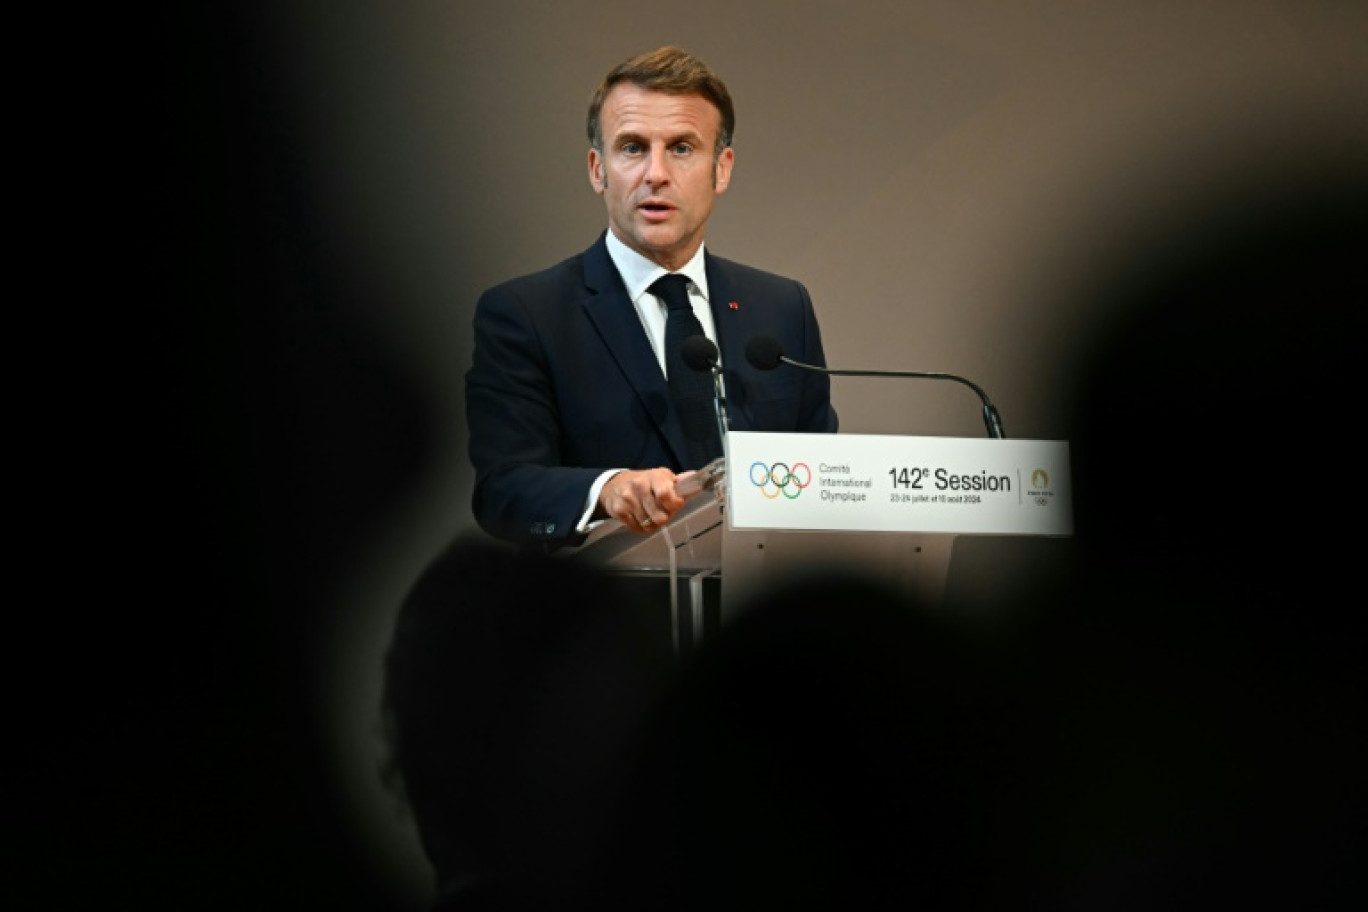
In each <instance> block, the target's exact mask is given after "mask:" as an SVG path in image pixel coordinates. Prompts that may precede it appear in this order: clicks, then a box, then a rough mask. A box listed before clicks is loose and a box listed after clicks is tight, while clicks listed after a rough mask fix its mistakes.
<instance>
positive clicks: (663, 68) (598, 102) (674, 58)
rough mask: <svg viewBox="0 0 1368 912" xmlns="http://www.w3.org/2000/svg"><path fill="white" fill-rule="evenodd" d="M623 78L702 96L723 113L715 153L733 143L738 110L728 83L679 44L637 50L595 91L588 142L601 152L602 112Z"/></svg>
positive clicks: (668, 92) (653, 88) (649, 86)
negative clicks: (734, 107) (604, 102)
mask: <svg viewBox="0 0 1368 912" xmlns="http://www.w3.org/2000/svg"><path fill="white" fill-rule="evenodd" d="M622 82H630V83H631V84H632V85H634V86H637V87H638V88H642V89H647V90H649V91H652V92H664V93H665V94H666V95H699V96H702V97H703V98H705V99H707V100H708V101H709V102H711V103H712V105H713V107H715V108H717V112H718V113H719V114H720V115H722V122H721V129H719V130H718V132H717V143H716V145H715V147H714V148H713V157H714V158H716V157H717V156H719V155H721V154H722V150H723V149H725V148H727V147H728V146H730V145H731V144H732V134H733V133H734V132H735V130H736V112H735V111H734V110H733V109H732V100H731V93H730V92H728V91H727V86H726V85H725V84H724V83H723V82H722V80H721V79H718V78H717V74H715V73H714V72H713V71H712V70H711V69H710V68H709V67H708V65H707V64H706V63H704V62H703V61H701V60H699V59H698V58H697V57H695V56H693V55H692V54H690V53H688V52H686V51H682V50H680V49H679V48H677V47H669V46H666V47H662V48H657V49H656V50H654V51H648V52H647V53H645V54H638V55H637V56H636V57H633V58H632V59H631V60H627V61H624V62H623V63H620V64H618V65H617V66H616V67H614V68H613V69H612V71H611V72H609V74H608V75H607V76H605V77H604V78H603V82H602V83H601V84H600V85H599V87H598V89H596V90H595V91H594V97H593V98H591V99H590V101H589V123H588V130H589V144H590V145H591V146H593V147H594V148H595V149H598V150H599V151H600V152H602V151H603V126H602V124H601V123H600V122H599V113H600V111H601V110H602V109H603V101H604V99H606V98H607V97H608V93H609V92H611V91H612V90H613V87H614V86H616V85H617V84H618V83H622Z"/></svg>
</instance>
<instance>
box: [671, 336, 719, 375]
mask: <svg viewBox="0 0 1368 912" xmlns="http://www.w3.org/2000/svg"><path fill="white" fill-rule="evenodd" d="M679 354H680V357H682V358H683V359H684V363H685V364H687V365H689V367H691V368H693V369H694V370H696V371H706V370H712V368H713V365H714V364H716V363H717V346H716V345H713V343H712V340H711V339H709V338H708V337H707V336H689V338H687V339H685V340H684V342H683V344H682V345H680V347H679Z"/></svg>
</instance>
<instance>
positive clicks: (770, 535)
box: [572, 431, 1073, 648]
mask: <svg viewBox="0 0 1368 912" xmlns="http://www.w3.org/2000/svg"><path fill="white" fill-rule="evenodd" d="M1072 535H1073V504H1072V497H1071V487H1070V480H1069V448H1068V444H1067V443H1066V442H1063V441H1051V440H1007V439H990V438H965V437H919V436H911V437H909V436H891V435H860V434H773V433H753V432H739V431H737V432H732V433H730V434H728V435H727V438H726V441H725V473H724V475H723V478H722V482H721V483H720V484H719V485H717V486H716V487H715V488H713V489H712V490H711V491H705V492H703V493H701V494H699V495H698V496H696V497H695V498H694V499H693V500H691V501H690V502H689V504H688V505H687V506H686V507H685V509H683V510H681V511H680V512H679V513H678V514H676V515H675V517H674V519H673V520H672V521H671V522H670V523H669V525H668V526H666V527H664V528H661V529H659V530H657V531H655V532H654V533H652V534H651V535H648V536H642V535H639V534H637V533H635V532H631V531H628V530H627V529H625V528H623V527H622V526H621V525H620V524H618V523H616V522H608V523H604V524H603V525H602V526H600V527H599V528H598V529H596V530H595V531H594V533H593V534H592V535H591V536H590V537H589V539H588V541H586V542H585V544H583V545H582V546H581V547H580V548H578V549H575V553H574V555H573V557H572V559H575V560H584V561H589V562H591V563H593V564H595V565H598V566H600V567H602V568H603V569H604V570H606V571H608V572H611V573H619V574H631V575H637V576H654V577H659V578H661V579H662V581H667V582H662V585H667V584H668V586H669V592H670V596H671V610H672V614H673V617H672V621H673V623H674V629H675V631H676V636H677V635H678V630H679V629H680V612H681V610H687V611H688V612H689V617H690V618H691V621H692V623H691V625H690V629H691V630H692V631H694V632H695V636H697V635H698V634H699V633H700V632H702V631H703V630H704V617H705V601H706V600H705V585H704V584H705V582H706V581H708V580H710V579H716V580H717V581H719V583H720V587H719V591H720V602H719V608H718V611H717V616H718V618H719V619H720V623H722V624H723V625H725V624H726V623H727V621H728V620H729V619H730V618H732V617H734V616H735V615H736V613H737V612H739V611H742V610H744V608H745V606H746V604H748V603H749V602H750V601H751V600H752V599H753V597H754V596H755V595H756V594H757V593H758V592H759V591H760V590H762V589H763V588H765V587H768V586H772V585H775V584H777V583H780V582H783V581H784V580H785V579H786V578H787V577H791V576H794V575H797V574H800V573H811V572H817V571H820V570H823V569H829V570H832V571H851V572H859V573H864V574H868V575H871V576H873V577H875V578H879V579H882V580H884V581H886V582H888V583H889V584H891V585H893V586H895V587H898V588H901V589H904V590H906V591H907V592H909V593H911V594H913V595H915V596H916V597H917V598H919V599H921V600H923V601H924V602H926V603H936V602H938V601H939V600H940V599H941V597H942V596H943V594H944V591H945V586H946V580H947V574H948V572H949V567H950V559H951V553H952V549H953V546H954V543H955V540H956V539H957V538H958V537H960V536H1017V537H1021V536H1029V537H1040V536H1044V537H1053V538H1064V537H1069V536H1072ZM681 592H686V593H687V594H686V596H685V598H684V599H683V602H684V604H683V605H681V603H680V601H681V600H680V595H681ZM676 648H678V640H676Z"/></svg>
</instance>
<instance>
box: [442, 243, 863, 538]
mask: <svg viewBox="0 0 1368 912" xmlns="http://www.w3.org/2000/svg"><path fill="white" fill-rule="evenodd" d="M604 237H605V236H604V235H600V236H599V239H598V241H597V242H596V243H595V244H594V245H593V246H592V247H590V248H589V249H588V250H586V251H585V252H584V253H582V254H580V255H578V256H574V257H571V258H569V259H567V260H565V261H564V262H561V263H559V264H557V265H555V266H552V267H551V268H550V269H546V270H543V271H542V272H538V273H534V274H532V275H528V276H523V277H521V278H517V279H513V280H511V281H508V282H505V283H503V284H501V285H498V286H496V287H494V288H491V289H489V290H488V291H486V292H485V293H484V294H483V295H481V297H480V300H479V304H478V305H477V307H476V311H475V323H474V329H475V353H474V361H473V363H472V365H471V368H470V370H469V372H468V373H467V374H466V378H465V379H466V384H465V391H466V421H467V425H468V428H469V431H470V458H471V462H472V463H473V464H474V466H475V494H474V499H473V507H474V512H475V519H476V521H477V522H478V523H479V524H480V527H481V528H483V529H484V530H485V531H486V532H488V533H490V534H492V535H495V536H497V537H499V538H502V539H505V540H508V541H513V542H518V543H522V544H532V543H541V544H544V545H548V546H559V545H565V544H577V543H579V541H581V540H582V536H580V535H578V534H577V533H575V525H576V523H577V522H578V521H579V518H580V516H581V515H582V513H583V512H584V508H585V505H586V498H587V497H588V494H589V490H590V488H591V487H592V485H593V482H594V479H596V478H597V477H598V476H599V475H600V474H601V473H602V472H603V471H604V470H606V469H613V468H624V469H650V468H656V467H659V466H665V467H667V468H669V469H671V470H673V471H675V472H682V471H684V470H686V469H696V468H700V467H699V466H691V465H685V460H686V459H687V455H686V454H687V452H688V449H687V446H686V444H685V439H684V430H683V427H682V426H681V424H680V421H679V416H678V415H677V413H676V411H675V407H674V404H673V402H672V400H671V398H670V393H669V389H668V387H667V386H666V383H665V376H664V374H663V373H662V372H661V369H660V364H659V362H658V361H657V360H656V356H655V352H654V350H653V349H652V348H651V343H650V341H649V340H648V339H647V337H646V332H645V330H644V329H643V328H642V326H641V319H640V317H639V316H638V315H637V312H636V308H635V307H633V306H632V301H631V299H630V298H629V297H628V296H627V289H626V287H625V286H624V285H623V283H622V277H621V276H620V275H619V274H618V271H617V267H616V266H615V265H613V261H612V259H611V258H610V257H609V255H608V248H607V246H606V244H605V242H604ZM706 268H707V271H708V293H709V297H710V299H711V303H712V314H713V323H714V325H715V327H716V330H717V342H718V350H719V352H720V355H721V362H722V370H723V378H724V382H725V384H726V395H727V413H728V417H729V419H730V427H731V429H732V430H737V431H778V432H784V431H789V432H803V433H832V432H835V430H836V413H835V411H834V410H833V409H832V407H831V397H830V380H829V378H828V377H827V376H826V375H825V374H822V373H819V372H816V371H807V370H802V369H799V368H795V367H792V366H789V365H780V366H779V367H778V368H776V369H774V370H769V371H762V370H759V369H757V368H755V367H753V366H751V364H750V363H749V362H747V360H746V355H745V351H746V343H747V342H749V341H750V340H751V339H752V338H755V337H756V336H770V337H772V338H774V339H776V340H778V342H779V344H780V346H781V348H782V350H783V352H784V354H785V355H788V356H789V357H791V358H794V359H795V360H798V361H803V362H806V363H808V364H816V365H820V366H825V365H826V360H825V355H824V354H823V351H822V338H821V334H820V332H819V331H818V328H817V318H816V315H815V314H814V313H813V309H812V301H811V299H810V298H809V297H808V293H807V289H805V288H804V287H803V286H802V285H801V284H800V283H798V282H796V281H794V280H793V279H787V278H783V277H781V276H777V275H772V274H770V273H766V272H761V271H760V270H758V269H752V268H750V267H748V266H743V265H741V264H739V263H733V262H730V261H728V260H724V259H722V258H720V257H715V256H713V255H712V254H711V253H708V254H707V255H706Z"/></svg>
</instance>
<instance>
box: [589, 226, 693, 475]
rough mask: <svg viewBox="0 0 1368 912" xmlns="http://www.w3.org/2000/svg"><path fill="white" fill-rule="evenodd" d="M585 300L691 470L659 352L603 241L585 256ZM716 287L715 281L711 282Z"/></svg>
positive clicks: (624, 369) (611, 351)
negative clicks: (647, 333) (653, 345)
mask: <svg viewBox="0 0 1368 912" xmlns="http://www.w3.org/2000/svg"><path fill="white" fill-rule="evenodd" d="M583 262H584V291H585V294H584V298H583V300H582V301H581V306H582V307H583V309H584V314H585V316H586V317H587V318H588V320H589V322H590V323H591V324H593V326H594V329H595V330H596V331H597V332H598V334H599V337H600V338H602V339H603V344H604V345H605V346H606V347H607V348H608V352H609V354H610V355H611V356H612V358H613V360H614V361H615V362H616V363H617V366H618V367H619V368H620V369H621V371H622V374H623V376H625V377H626V378H627V382H628V383H629V384H630V385H631V387H632V389H633V390H635V392H636V394H637V397H638V398H640V399H641V401H642V403H643V404H644V405H645V406H646V411H647V413H648V414H649V415H650V416H651V420H652V421H654V422H655V425H656V427H657V428H659V430H660V433H661V434H662V435H663V436H664V437H665V440H666V442H667V443H668V444H669V446H670V450H671V451H672V452H673V453H674V458H675V461H676V464H677V465H687V464H688V447H687V445H686V443H685V440H684V428H683V426H682V425H681V424H680V423H679V417H678V416H677V415H676V414H675V410H674V405H673V403H672V401H671V399H670V389H669V387H668V386H667V385H666V383H665V375H664V374H662V373H661V371H660V363H659V362H658V361H657V360H656V356H655V351H654V350H653V349H652V348H651V343H650V340H648V339H647V338H646V332H645V330H643V329H642V327H641V318H640V317H639V316H638V315H637V312H636V308H635V307H633V306H632V300H631V298H629V297H628V296H627V289H626V288H625V287H624V286H623V284H622V276H621V275H619V274H618V271H617V267H616V266H614V265H613V260H612V258H611V257H610V256H608V247H607V245H606V244H605V243H604V238H603V236H602V235H600V237H599V239H598V242H597V243H595V244H594V246H592V247H590V248H589V249H588V250H586V251H585V252H584V257H583ZM709 280H710V281H711V278H710V279H709Z"/></svg>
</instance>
